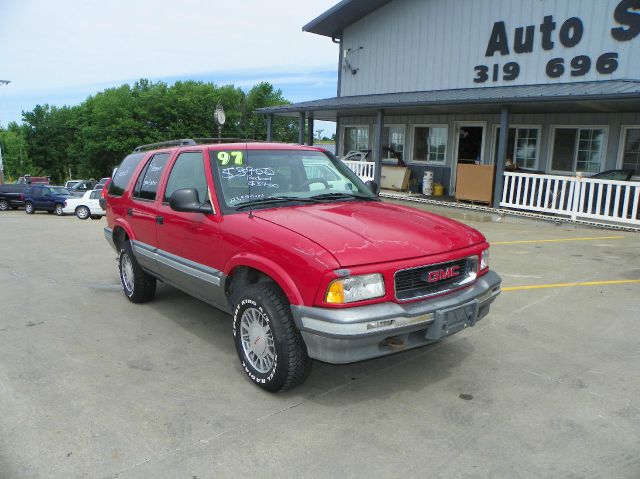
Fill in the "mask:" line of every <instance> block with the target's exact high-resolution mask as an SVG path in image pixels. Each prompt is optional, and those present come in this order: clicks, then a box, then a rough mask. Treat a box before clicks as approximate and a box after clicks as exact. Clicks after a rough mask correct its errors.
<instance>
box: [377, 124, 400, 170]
mask: <svg viewBox="0 0 640 479" xmlns="http://www.w3.org/2000/svg"><path fill="white" fill-rule="evenodd" d="M382 136H383V138H382V147H383V148H382V159H383V160H384V161H392V162H394V163H397V161H398V159H400V160H402V159H403V153H404V126H397V125H390V126H385V127H384V130H383V134H382Z"/></svg>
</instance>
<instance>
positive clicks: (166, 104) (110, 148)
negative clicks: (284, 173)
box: [20, 79, 298, 182]
mask: <svg viewBox="0 0 640 479" xmlns="http://www.w3.org/2000/svg"><path fill="white" fill-rule="evenodd" d="M284 103H287V100H286V99H285V98H284V97H283V96H282V92H281V91H280V90H275V89H274V88H273V86H272V85H270V84H269V83H260V84H258V85H256V86H254V87H253V88H251V89H250V90H249V91H248V92H247V93H245V92H244V91H243V90H242V89H240V88H237V87H234V86H233V85H225V86H216V85H214V84H213V83H205V82H197V81H179V82H176V83H175V84H173V85H171V86H169V85H167V84H166V83H163V82H157V83H154V82H151V81H149V80H146V79H141V80H139V81H137V82H135V83H134V84H133V85H122V86H119V87H117V88H108V89H106V90H104V91H102V92H99V93H97V94H95V95H92V96H90V97H88V98H87V99H86V100H85V101H84V102H83V103H81V104H80V105H78V106H74V107H67V106H65V107H55V106H49V105H38V106H36V107H35V108H34V109H33V110H32V111H29V112H23V125H22V126H21V127H20V128H21V130H20V131H21V133H22V135H23V138H24V140H25V142H26V150H27V158H29V159H30V161H31V163H30V167H31V168H32V171H30V172H31V173H32V174H48V175H50V176H52V178H53V179H54V180H55V181H57V182H59V181H62V180H63V179H64V178H66V177H67V176H69V175H73V176H75V177H94V178H98V177H101V176H108V175H110V174H111V171H112V169H113V168H114V167H115V166H117V165H118V164H119V163H120V161H121V160H122V158H123V157H124V156H125V155H127V154H128V153H130V152H131V151H132V150H133V149H134V148H135V147H136V146H138V145H142V144H147V143H155V142H159V141H164V140H171V139H179V138H207V137H216V136H217V131H218V130H217V126H216V124H215V122H214V119H213V112H214V110H215V107H216V105H218V104H221V105H222V106H223V107H224V109H225V113H226V122H225V124H224V126H223V128H222V136H223V137H236V138H251V139H258V140H264V139H266V121H265V119H264V118H263V117H262V116H260V115H256V114H255V110H256V109H258V108H262V107H266V106H273V105H280V104H284ZM297 136H298V125H297V121H296V120H295V119H294V120H289V119H276V121H275V122H274V138H276V139H278V140H281V141H295V140H296V139H297Z"/></svg>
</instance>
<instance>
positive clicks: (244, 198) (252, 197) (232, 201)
mask: <svg viewBox="0 0 640 479" xmlns="http://www.w3.org/2000/svg"><path fill="white" fill-rule="evenodd" d="M262 198H264V195H262V194H261V195H240V196H236V197H235V198H231V199H230V200H229V204H230V205H237V204H238V203H241V202H243V201H248V200H260V199H262Z"/></svg>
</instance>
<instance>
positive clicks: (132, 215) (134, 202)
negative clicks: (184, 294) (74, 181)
mask: <svg viewBox="0 0 640 479" xmlns="http://www.w3.org/2000/svg"><path fill="white" fill-rule="evenodd" d="M169 156H170V153H168V152H160V153H156V154H154V155H153V156H151V157H150V158H149V159H148V160H147V164H146V165H145V166H144V168H143V169H142V171H141V172H140V174H139V175H138V178H137V180H136V183H135V185H134V188H133V191H132V193H131V200H130V203H129V205H128V206H127V209H126V217H127V222H128V223H129V225H130V226H131V227H132V229H133V232H134V235H135V239H134V240H133V241H132V243H133V250H134V254H135V256H136V259H137V260H138V262H139V263H140V264H141V265H142V267H143V268H146V269H148V270H150V271H152V272H156V273H157V272H158V265H157V262H156V261H155V249H156V216H157V211H156V208H157V206H156V195H157V192H158V185H159V184H160V179H161V178H162V172H163V171H164V167H165V165H166V163H167V160H168V159H169Z"/></svg>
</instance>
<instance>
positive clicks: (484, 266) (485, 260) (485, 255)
mask: <svg viewBox="0 0 640 479" xmlns="http://www.w3.org/2000/svg"><path fill="white" fill-rule="evenodd" d="M488 267H489V250H488V249H485V250H484V251H483V252H482V259H481V260H480V271H482V270H484V269H487V268H488Z"/></svg>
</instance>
